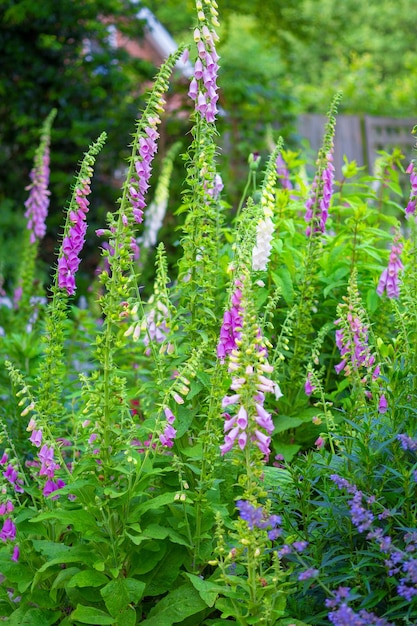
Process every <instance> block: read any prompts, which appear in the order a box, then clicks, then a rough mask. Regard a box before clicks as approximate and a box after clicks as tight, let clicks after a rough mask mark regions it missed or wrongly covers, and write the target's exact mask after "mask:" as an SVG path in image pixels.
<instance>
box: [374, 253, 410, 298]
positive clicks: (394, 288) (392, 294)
mask: <svg viewBox="0 0 417 626" xmlns="http://www.w3.org/2000/svg"><path fill="white" fill-rule="evenodd" d="M401 251H402V244H401V243H395V242H394V244H393V246H392V248H391V252H390V255H389V262H388V267H387V268H386V269H385V270H384V271H383V272H382V274H381V278H380V279H379V283H378V287H377V289H376V292H377V294H378V295H379V296H382V294H383V293H384V291H386V292H387V296H388V298H399V296H400V279H399V276H398V275H399V272H400V271H401V270H402V269H403V268H404V266H403V264H402V263H401V260H400V254H401Z"/></svg>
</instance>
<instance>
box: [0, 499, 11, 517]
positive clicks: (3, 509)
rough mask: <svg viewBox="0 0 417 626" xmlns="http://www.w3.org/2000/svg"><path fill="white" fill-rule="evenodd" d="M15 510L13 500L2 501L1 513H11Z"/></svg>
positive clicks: (0, 505)
mask: <svg viewBox="0 0 417 626" xmlns="http://www.w3.org/2000/svg"><path fill="white" fill-rule="evenodd" d="M13 510H14V506H13V502H11V500H7V501H6V502H2V503H1V504H0V515H5V514H6V513H11V512H12V511H13Z"/></svg>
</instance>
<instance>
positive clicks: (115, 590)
mask: <svg viewBox="0 0 417 626" xmlns="http://www.w3.org/2000/svg"><path fill="white" fill-rule="evenodd" d="M100 594H101V597H102V598H103V600H104V603H105V605H106V609H107V610H108V612H109V613H110V614H111V615H113V617H117V616H118V614H119V613H122V612H123V611H124V610H125V609H126V608H127V606H128V604H129V593H128V589H127V585H126V581H125V580H124V579H123V578H118V579H117V580H111V581H110V582H109V583H108V584H107V585H106V586H105V587H103V589H100Z"/></svg>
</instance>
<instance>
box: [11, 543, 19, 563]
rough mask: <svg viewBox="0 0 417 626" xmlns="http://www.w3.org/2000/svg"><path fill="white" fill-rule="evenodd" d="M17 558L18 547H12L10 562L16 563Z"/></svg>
mask: <svg viewBox="0 0 417 626" xmlns="http://www.w3.org/2000/svg"><path fill="white" fill-rule="evenodd" d="M19 556H20V550H19V546H14V548H13V553H12V556H11V557H10V558H11V560H12V561H15V563H17V561H18V560H19Z"/></svg>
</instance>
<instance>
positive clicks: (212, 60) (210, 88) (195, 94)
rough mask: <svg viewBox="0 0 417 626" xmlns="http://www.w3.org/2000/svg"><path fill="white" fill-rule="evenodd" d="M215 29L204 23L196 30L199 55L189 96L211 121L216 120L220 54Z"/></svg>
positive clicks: (195, 37) (195, 38)
mask: <svg viewBox="0 0 417 626" xmlns="http://www.w3.org/2000/svg"><path fill="white" fill-rule="evenodd" d="M215 38H216V34H215V31H212V32H211V31H210V29H209V28H208V27H207V26H206V25H204V26H203V27H202V29H201V31H200V29H199V28H196V29H195V30H194V41H195V43H196V44H197V50H198V56H197V60H196V62H195V65H194V76H193V78H192V80H191V83H190V88H189V90H188V95H189V97H190V98H191V99H192V100H193V101H194V102H195V110H196V111H198V113H200V115H201V116H202V117H203V118H204V119H205V120H206V121H207V122H209V123H213V122H215V120H216V114H217V113H218V110H217V106H216V105H217V101H218V99H219V96H218V93H217V74H218V71H219V66H218V63H217V61H218V60H219V55H218V54H217V52H216V48H215V45H214V39H215Z"/></svg>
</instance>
